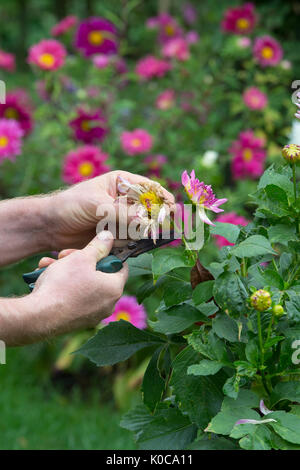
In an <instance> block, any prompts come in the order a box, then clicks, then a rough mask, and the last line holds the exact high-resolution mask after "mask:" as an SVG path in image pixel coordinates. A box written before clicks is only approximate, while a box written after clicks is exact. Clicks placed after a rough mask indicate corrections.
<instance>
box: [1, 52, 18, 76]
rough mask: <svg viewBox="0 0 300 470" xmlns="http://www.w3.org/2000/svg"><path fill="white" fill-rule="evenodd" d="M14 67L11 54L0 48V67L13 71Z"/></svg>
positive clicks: (13, 58)
mask: <svg viewBox="0 0 300 470" xmlns="http://www.w3.org/2000/svg"><path fill="white" fill-rule="evenodd" d="M15 68H16V60H15V56H14V55H13V54H10V53H9V52H4V51H2V50H0V69H4V70H7V71H8V72H14V70H15Z"/></svg>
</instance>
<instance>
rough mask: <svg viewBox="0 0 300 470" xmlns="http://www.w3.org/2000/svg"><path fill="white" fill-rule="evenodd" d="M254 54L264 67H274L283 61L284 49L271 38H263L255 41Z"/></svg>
mask: <svg viewBox="0 0 300 470" xmlns="http://www.w3.org/2000/svg"><path fill="white" fill-rule="evenodd" d="M253 54H254V57H255V58H256V60H257V61H258V63H259V64H260V65H261V66H262V67H274V66H275V65H277V64H279V62H280V61H281V59H282V56H283V51H282V47H281V45H280V44H279V42H277V41H276V40H275V39H274V38H272V37H271V36H262V37H259V38H256V39H255V42H254V46H253Z"/></svg>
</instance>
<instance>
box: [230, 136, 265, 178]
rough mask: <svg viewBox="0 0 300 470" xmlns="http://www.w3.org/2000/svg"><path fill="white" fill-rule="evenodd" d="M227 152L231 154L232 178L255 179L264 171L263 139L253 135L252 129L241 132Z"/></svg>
mask: <svg viewBox="0 0 300 470" xmlns="http://www.w3.org/2000/svg"><path fill="white" fill-rule="evenodd" d="M229 152H230V153H231V154H232V156H233V159H232V162H231V171H232V175H233V178H234V179H247V178H251V179H256V178H258V177H259V176H260V175H262V173H263V172H264V162H265V159H266V151H265V150H264V141H263V139H259V138H258V137H255V135H254V132H253V131H252V130H247V131H244V132H241V133H240V135H239V138H238V140H236V141H235V142H233V144H232V146H231V147H230V149H229Z"/></svg>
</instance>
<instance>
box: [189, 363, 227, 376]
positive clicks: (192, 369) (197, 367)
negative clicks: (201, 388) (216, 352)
mask: <svg viewBox="0 0 300 470" xmlns="http://www.w3.org/2000/svg"><path fill="white" fill-rule="evenodd" d="M222 367H223V364H222V363H220V362H218V361H209V360H207V359H203V360H202V361H201V362H200V363H199V364H192V365H191V366H189V367H188V370H187V373H188V375H215V374H216V373H217V372H219V370H220V369H222Z"/></svg>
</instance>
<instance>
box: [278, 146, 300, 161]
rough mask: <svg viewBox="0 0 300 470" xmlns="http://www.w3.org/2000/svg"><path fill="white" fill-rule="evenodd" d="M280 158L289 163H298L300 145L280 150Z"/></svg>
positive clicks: (299, 159)
mask: <svg viewBox="0 0 300 470" xmlns="http://www.w3.org/2000/svg"><path fill="white" fill-rule="evenodd" d="M282 156H283V158H285V160H286V161H287V162H289V163H297V162H299V161H300V145H297V144H288V145H285V146H284V147H283V149H282Z"/></svg>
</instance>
